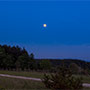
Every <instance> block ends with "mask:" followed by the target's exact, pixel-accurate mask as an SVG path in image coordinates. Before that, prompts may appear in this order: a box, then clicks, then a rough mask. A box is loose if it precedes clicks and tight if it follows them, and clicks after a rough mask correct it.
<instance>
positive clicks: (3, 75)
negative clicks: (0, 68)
mask: <svg viewBox="0 0 90 90" xmlns="http://www.w3.org/2000/svg"><path fill="white" fill-rule="evenodd" d="M0 76H2V77H9V78H17V79H25V80H34V81H42V80H41V79H39V78H32V77H23V76H14V75H7V74H0ZM83 86H84V87H90V84H88V83H83Z"/></svg>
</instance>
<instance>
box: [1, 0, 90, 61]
mask: <svg viewBox="0 0 90 90" xmlns="http://www.w3.org/2000/svg"><path fill="white" fill-rule="evenodd" d="M44 23H46V24H47V28H43V24H44ZM89 33H90V1H83V2H82V1H73V2H71V1H63V2H62V1H61V0H60V1H54V2H52V1H49V2H48V1H31V0H30V1H24V2H22V1H19V2H18V1H15V2H14V1H13V2H11V1H9V2H5V1H3V2H0V44H8V45H19V46H21V47H25V48H26V49H27V50H28V52H33V53H35V57H36V58H77V59H84V60H90V55H89V54H90V35H89Z"/></svg>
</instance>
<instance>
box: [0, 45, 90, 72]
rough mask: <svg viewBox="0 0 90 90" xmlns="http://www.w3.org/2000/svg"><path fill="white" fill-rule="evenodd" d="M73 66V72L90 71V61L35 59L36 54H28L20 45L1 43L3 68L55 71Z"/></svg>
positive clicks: (0, 64)
mask: <svg viewBox="0 0 90 90" xmlns="http://www.w3.org/2000/svg"><path fill="white" fill-rule="evenodd" d="M62 65H65V66H66V67H67V68H71V69H72V71H73V73H75V74H77V73H79V74H80V73H81V74H82V73H83V74H88V73H90V62H85V61H81V60H72V59H63V60H59V59H58V60H55V59H53V60H52V59H35V58H34V54H33V53H31V54H28V52H27V51H26V49H25V48H20V47H19V46H12V47H11V46H7V45H0V69H1V70H39V71H50V72H55V71H57V70H58V68H59V66H62Z"/></svg>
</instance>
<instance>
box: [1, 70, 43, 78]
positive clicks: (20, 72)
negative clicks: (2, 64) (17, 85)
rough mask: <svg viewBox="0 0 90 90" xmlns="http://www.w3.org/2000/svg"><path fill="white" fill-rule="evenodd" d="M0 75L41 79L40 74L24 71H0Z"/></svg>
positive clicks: (41, 74)
mask: <svg viewBox="0 0 90 90" xmlns="http://www.w3.org/2000/svg"><path fill="white" fill-rule="evenodd" d="M0 74H9V75H16V76H25V77H33V78H43V75H44V74H43V73H41V72H26V71H0Z"/></svg>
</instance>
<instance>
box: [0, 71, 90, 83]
mask: <svg viewBox="0 0 90 90" xmlns="http://www.w3.org/2000/svg"><path fill="white" fill-rule="evenodd" d="M0 74H9V75H16V76H25V77H33V78H43V73H41V72H23V71H19V72H18V71H0ZM80 76H81V77H82V78H83V82H84V83H90V76H84V75H75V77H80Z"/></svg>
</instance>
